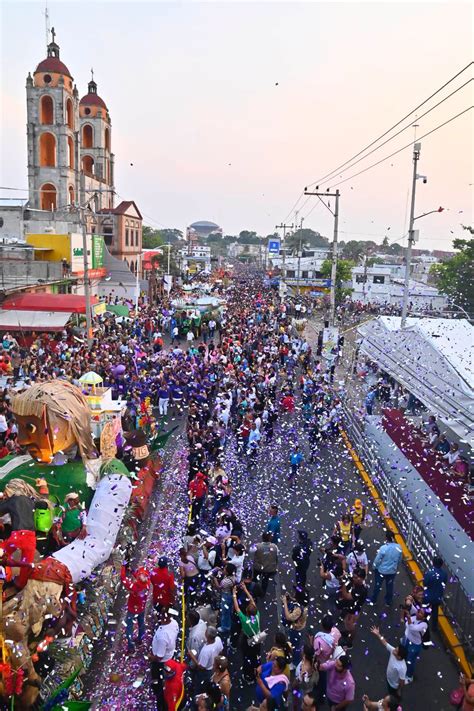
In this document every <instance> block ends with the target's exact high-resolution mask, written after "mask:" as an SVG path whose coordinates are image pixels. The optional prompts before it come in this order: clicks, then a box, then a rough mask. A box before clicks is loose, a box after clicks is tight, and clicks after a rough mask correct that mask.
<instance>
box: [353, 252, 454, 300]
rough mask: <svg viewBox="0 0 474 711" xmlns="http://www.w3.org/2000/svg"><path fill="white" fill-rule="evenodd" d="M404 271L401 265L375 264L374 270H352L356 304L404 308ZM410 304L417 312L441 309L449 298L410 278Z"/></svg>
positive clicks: (363, 268)
mask: <svg viewBox="0 0 474 711" xmlns="http://www.w3.org/2000/svg"><path fill="white" fill-rule="evenodd" d="M404 272H405V267H404V266H402V265H398V266H396V265H391V264H374V266H373V267H367V268H365V267H354V268H353V269H352V285H351V286H352V295H351V298H352V300H353V301H361V302H363V303H368V302H371V303H381V304H394V305H397V306H401V305H402V301H403V292H404ZM409 303H410V304H412V306H413V308H414V309H418V308H419V309H430V310H435V311H436V310H438V309H442V308H444V307H445V306H446V304H447V299H446V297H445V296H444V295H443V294H440V293H439V291H438V290H437V289H435V288H434V287H432V286H427V285H426V284H423V283H421V282H417V281H414V280H413V279H410V282H409Z"/></svg>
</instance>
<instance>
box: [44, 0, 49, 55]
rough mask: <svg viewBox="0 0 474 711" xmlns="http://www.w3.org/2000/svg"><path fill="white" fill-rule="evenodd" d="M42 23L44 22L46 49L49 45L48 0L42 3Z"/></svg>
mask: <svg viewBox="0 0 474 711" xmlns="http://www.w3.org/2000/svg"><path fill="white" fill-rule="evenodd" d="M43 14H44V24H45V31H46V50H48V45H49V32H50V29H49V10H48V0H46V2H45V4H44V13H43Z"/></svg>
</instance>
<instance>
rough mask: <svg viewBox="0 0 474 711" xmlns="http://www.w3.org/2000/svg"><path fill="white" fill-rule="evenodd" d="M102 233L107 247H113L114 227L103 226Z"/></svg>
mask: <svg viewBox="0 0 474 711" xmlns="http://www.w3.org/2000/svg"><path fill="white" fill-rule="evenodd" d="M102 233H103V235H104V242H105V244H106V245H107V247H111V246H112V243H113V241H114V228H113V227H112V225H103V226H102Z"/></svg>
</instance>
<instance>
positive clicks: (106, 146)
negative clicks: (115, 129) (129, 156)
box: [104, 128, 110, 151]
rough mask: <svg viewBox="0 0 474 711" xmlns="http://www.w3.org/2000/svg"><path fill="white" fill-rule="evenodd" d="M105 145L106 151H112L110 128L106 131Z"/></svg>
mask: <svg viewBox="0 0 474 711" xmlns="http://www.w3.org/2000/svg"><path fill="white" fill-rule="evenodd" d="M104 143H105V149H106V150H107V151H110V131H109V129H108V128H106V129H105V133H104Z"/></svg>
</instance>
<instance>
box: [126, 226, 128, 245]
mask: <svg viewBox="0 0 474 711" xmlns="http://www.w3.org/2000/svg"><path fill="white" fill-rule="evenodd" d="M125 246H126V247H128V227H127V228H126V230H125Z"/></svg>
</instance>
